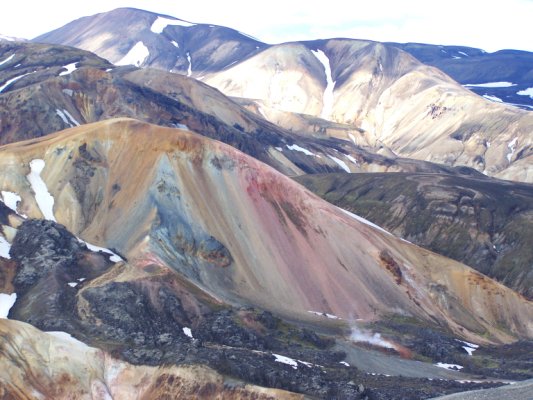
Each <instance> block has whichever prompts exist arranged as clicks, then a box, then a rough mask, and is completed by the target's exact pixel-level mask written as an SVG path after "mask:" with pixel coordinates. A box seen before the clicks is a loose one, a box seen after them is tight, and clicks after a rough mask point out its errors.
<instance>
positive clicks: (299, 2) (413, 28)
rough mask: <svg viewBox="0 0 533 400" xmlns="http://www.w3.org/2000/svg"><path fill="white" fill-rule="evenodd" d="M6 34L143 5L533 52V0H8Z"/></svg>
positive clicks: (277, 36) (249, 25)
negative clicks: (34, 0)
mask: <svg viewBox="0 0 533 400" xmlns="http://www.w3.org/2000/svg"><path fill="white" fill-rule="evenodd" d="M2 3H3V4H2V9H1V13H0V34H4V35H9V36H16V37H23V38H33V37H35V36H37V35H39V34H41V33H45V32H48V31H50V30H53V29H55V28H59V27H60V26H63V25H64V24H66V23H68V22H70V21H71V20H73V19H76V18H79V17H82V16H86V15H92V14H96V13H99V12H103V11H109V10H112V9H114V8H117V7H135V8H141V9H144V10H148V11H153V12H157V13H164V14H168V15H171V16H174V17H177V18H181V19H185V20H189V21H192V22H204V23H211V24H218V25H224V26H229V27H231V28H235V29H238V30H240V31H242V32H244V33H247V34H250V35H252V36H254V37H256V38H258V39H260V40H262V41H264V42H267V43H279V42H284V41H291V40H302V39H322V38H331V37H348V38H357V39H371V40H377V41H396V42H422V43H433V44H445V45H465V46H472V47H479V48H483V49H485V50H487V51H496V50H500V49H508V48H513V49H521V50H529V51H533V40H532V34H531V26H532V25H533V0H485V1H482V0H440V1H431V0H397V1H394V0H392V1H390V0H365V1H359V0H351V1H350V0H321V1H315V0H263V1H250V0H222V1H215V0H201V1H197V0H196V1H195V0H189V1H179V0H157V1H153V0H152V1H148V0H129V1H127V0H126V1H123V0H89V1H83V2H74V1H70V2H66V1H64V0H63V1H59V0H48V1H36V2H31V3H32V4H28V2H27V1H20V0H14V1H13V0H9V1H5V2H2Z"/></svg>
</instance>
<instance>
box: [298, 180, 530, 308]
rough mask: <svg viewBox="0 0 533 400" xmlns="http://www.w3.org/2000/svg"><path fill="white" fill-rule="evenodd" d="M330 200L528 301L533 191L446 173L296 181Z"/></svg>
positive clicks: (521, 185) (519, 185) (510, 184)
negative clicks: (496, 281) (503, 285)
mask: <svg viewBox="0 0 533 400" xmlns="http://www.w3.org/2000/svg"><path fill="white" fill-rule="evenodd" d="M295 179H296V181H298V182H300V183H302V184H303V185H305V186H306V187H307V188H308V189H310V190H311V191H313V192H314V193H316V194H318V195H319V196H320V197H322V198H324V199H326V200H328V201H329V202H331V203H333V204H335V205H337V206H339V207H342V208H344V209H346V210H348V211H351V212H353V213H355V214H358V215H361V216H363V217H364V218H367V219H368V220H370V221H372V222H374V223H375V224H377V225H379V226H382V227H384V228H385V229H387V230H388V231H390V232H392V233H394V234H395V235H397V236H400V237H402V238H404V239H406V240H408V241H410V242H413V243H415V244H417V245H419V246H423V247H425V248H427V249H430V250H432V251H435V252H437V253H439V254H442V255H445V256H447V257H450V258H453V259H455V260H457V261H460V262H462V263H465V264H467V265H469V266H471V267H473V268H475V269H476V270H478V271H480V272H482V273H483V274H486V275H488V276H490V277H492V278H494V279H496V280H498V281H500V282H502V283H504V284H505V285H507V286H509V287H511V288H513V289H515V290H517V291H518V292H520V293H522V294H523V295H525V296H526V297H528V298H529V299H532V298H533V291H532V290H533V289H532V288H533V270H532V265H533V253H532V249H531V246H530V238H531V235H532V234H533V219H532V218H533V186H532V185H529V184H522V183H517V182H510V181H500V180H495V179H478V178H476V177H474V176H470V177H466V176H463V177H458V176H451V175H446V174H409V173H407V174H406V173H387V174H376V173H374V174H315V175H303V176H299V177H296V178H295Z"/></svg>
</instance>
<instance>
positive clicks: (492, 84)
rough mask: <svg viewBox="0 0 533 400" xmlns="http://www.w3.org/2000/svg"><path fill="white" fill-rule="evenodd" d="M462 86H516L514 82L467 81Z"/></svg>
mask: <svg viewBox="0 0 533 400" xmlns="http://www.w3.org/2000/svg"><path fill="white" fill-rule="evenodd" d="M463 86H466V87H483V88H505V87H511V86H516V83H512V82H487V83H467V84H465V85H463Z"/></svg>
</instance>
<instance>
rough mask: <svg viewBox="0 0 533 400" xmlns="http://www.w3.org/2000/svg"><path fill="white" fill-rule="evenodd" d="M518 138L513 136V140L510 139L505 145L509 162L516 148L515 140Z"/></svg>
mask: <svg viewBox="0 0 533 400" xmlns="http://www.w3.org/2000/svg"><path fill="white" fill-rule="evenodd" d="M517 140H518V138H517V137H515V138H514V139H513V140H511V141H510V142H509V144H507V147H508V148H509V154H507V161H509V162H511V158H512V157H513V154H514V152H515V150H516V142H517Z"/></svg>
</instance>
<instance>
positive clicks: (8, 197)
mask: <svg viewBox="0 0 533 400" xmlns="http://www.w3.org/2000/svg"><path fill="white" fill-rule="evenodd" d="M2 201H3V202H4V204H5V205H6V206H8V207H9V208H11V209H12V210H13V211H15V212H16V213H17V214H18V215H20V214H19V212H18V210H17V208H18V204H19V203H20V202H21V201H22V199H21V198H20V196H19V195H18V194H17V193H13V192H6V191H4V190H2ZM21 217H24V218H26V216H25V215H21Z"/></svg>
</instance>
